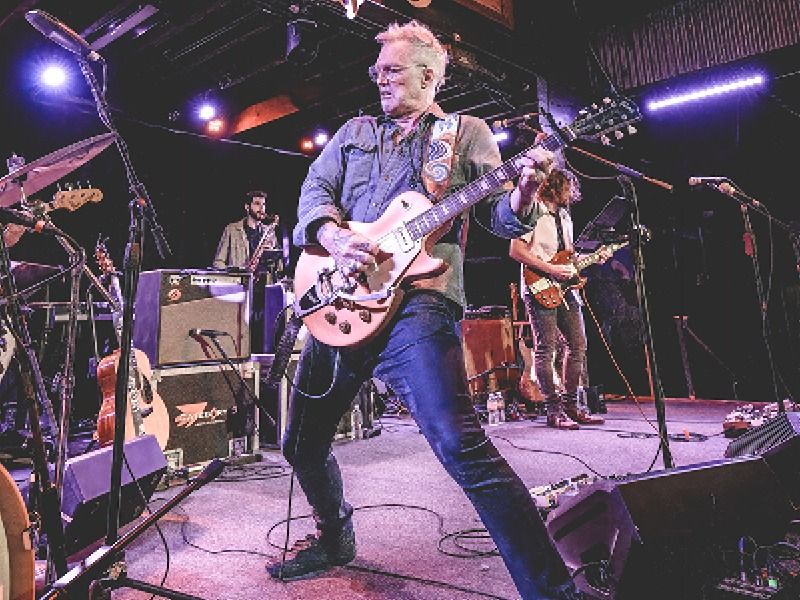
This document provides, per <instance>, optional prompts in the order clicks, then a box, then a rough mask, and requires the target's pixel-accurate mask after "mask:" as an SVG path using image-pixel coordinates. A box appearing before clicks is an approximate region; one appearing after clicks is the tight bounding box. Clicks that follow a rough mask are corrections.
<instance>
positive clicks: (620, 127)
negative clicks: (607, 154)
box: [570, 96, 642, 144]
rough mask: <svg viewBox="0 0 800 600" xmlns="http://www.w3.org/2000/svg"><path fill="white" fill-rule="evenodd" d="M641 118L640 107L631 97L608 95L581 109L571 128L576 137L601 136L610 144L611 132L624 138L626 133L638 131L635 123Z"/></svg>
mask: <svg viewBox="0 0 800 600" xmlns="http://www.w3.org/2000/svg"><path fill="white" fill-rule="evenodd" d="M641 119H642V113H641V112H640V111H639V107H638V106H636V104H635V103H634V102H633V100H631V99H630V98H625V97H624V96H615V97H613V98H609V97H607V98H603V101H602V102H600V103H597V104H592V105H591V106H587V107H586V108H584V109H581V110H580V111H579V112H578V117H577V118H576V119H575V120H574V121H573V122H572V124H571V125H570V129H571V130H572V132H573V133H574V134H575V136H576V137H591V138H594V137H599V138H600V141H601V142H603V143H604V144H608V143H609V141H610V140H609V137H608V134H609V133H612V132H613V134H614V137H616V138H617V139H622V138H623V137H624V136H625V134H626V133H627V134H628V135H633V134H634V133H636V128H635V127H633V123H635V122H637V121H640V120H641Z"/></svg>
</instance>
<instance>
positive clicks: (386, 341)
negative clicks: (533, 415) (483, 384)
mask: <svg viewBox="0 0 800 600" xmlns="http://www.w3.org/2000/svg"><path fill="white" fill-rule="evenodd" d="M377 41H378V42H379V44H380V45H381V50H380V54H379V56H378V58H377V61H376V62H375V64H374V65H373V66H372V67H371V68H370V69H369V75H370V78H371V79H372V80H373V81H374V82H375V84H376V85H377V91H378V94H379V97H380V102H381V107H382V109H383V113H384V114H383V115H382V116H380V117H377V118H375V117H368V116H363V117H357V118H354V119H351V120H350V121H348V122H347V123H345V124H344V125H343V126H342V127H341V128H340V129H339V130H338V131H337V132H336V134H335V135H334V136H333V137H332V139H331V141H330V142H329V143H328V144H327V146H326V147H325V148H324V149H323V151H322V153H321V154H320V156H319V157H318V158H317V159H316V160H315V161H314V163H313V164H312V165H311V167H310V169H309V172H308V176H307V178H306V180H305V182H304V183H303V185H302V190H301V195H300V200H299V208H298V225H297V227H296V229H295V230H294V241H295V243H296V244H297V245H298V246H301V247H303V248H304V251H306V252H312V251H315V252H316V253H317V255H319V254H320V252H321V251H320V250H319V249H317V250H312V248H314V247H316V246H317V245H318V246H321V247H322V248H324V253H325V256H328V257H330V258H332V261H331V264H332V265H335V268H336V270H337V271H338V272H339V273H340V275H339V276H337V278H338V277H341V276H354V277H356V278H359V277H362V278H366V277H369V276H371V274H374V273H378V274H380V273H381V272H382V270H381V269H383V268H384V267H383V265H385V264H386V263H387V262H392V264H397V263H398V262H399V261H401V260H402V256H401V254H402V248H405V247H410V246H408V245H406V242H408V244H413V240H411V238H410V237H409V238H405V239H404V238H403V232H404V231H407V230H408V227H401V226H402V224H403V219H402V215H401V216H400V217H399V218H398V221H399V222H397V223H396V224H395V226H394V228H392V227H388V226H387V228H386V230H385V231H384V233H380V232H378V233H377V235H376V236H372V235H369V233H370V231H369V229H370V228H369V227H367V225H374V226H375V229H378V228H379V226H382V225H384V224H385V223H383V222H381V218H382V217H383V216H386V217H387V219H388V218H390V217H391V216H392V215H393V212H392V211H396V214H400V213H402V212H403V211H404V210H406V209H408V207H409V205H410V204H411V203H413V202H414V201H416V200H418V197H417V196H413V197H412V198H411V199H409V196H401V197H398V195H399V194H401V193H404V192H408V191H409V190H414V191H416V192H419V193H424V194H426V196H427V197H428V198H430V199H431V200H432V201H434V202H435V201H436V199H438V198H443V197H447V196H446V192H448V191H452V190H454V189H459V188H462V187H463V186H465V185H466V184H467V183H469V182H470V181H474V180H476V179H477V178H478V177H480V176H481V175H483V174H484V173H487V172H489V171H490V170H492V169H494V168H495V167H498V166H499V165H500V164H501V160H500V153H499V150H498V148H497V144H496V143H495V141H494V140H493V138H492V133H491V130H490V129H489V127H488V126H487V125H486V123H485V122H484V121H482V120H480V119H477V118H474V117H469V116H461V117H460V118H458V117H455V118H454V117H453V116H450V115H445V113H444V112H443V111H442V109H441V108H440V107H439V106H438V105H437V104H436V103H435V102H434V97H435V95H436V92H437V90H438V89H439V87H440V86H441V85H442V83H443V81H444V73H445V66H446V62H447V54H446V52H445V50H444V48H443V47H442V45H441V44H440V42H439V41H438V40H437V39H436V38H435V36H434V35H433V34H432V33H431V31H430V30H429V29H427V28H426V27H424V26H422V25H420V24H418V23H416V22H410V23H407V24H404V25H402V26H399V25H396V24H395V25H391V26H390V27H388V28H387V29H386V30H385V31H383V32H382V33H380V34H379V35H378V36H377ZM520 160H521V162H523V161H524V165H521V177H520V178H519V180H518V182H517V184H516V186H514V185H513V184H510V185H508V186H504V185H503V184H502V183H500V184H499V185H496V187H495V188H492V187H491V186H490V185H489V184H488V183H487V184H486V186H485V187H483V184H484V183H486V182H485V180H484V181H482V182H481V184H480V187H482V190H483V191H485V193H483V194H482V197H483V199H482V200H481V201H480V202H479V203H478V204H476V210H475V212H474V215H475V218H476V219H479V220H480V221H481V222H482V223H483V224H484V225H485V226H486V227H488V228H490V229H491V230H492V231H493V232H494V233H495V234H497V235H499V236H502V237H505V238H507V239H512V238H515V237H518V236H520V235H522V234H524V233H525V232H526V231H528V230H529V229H530V225H529V223H531V222H532V221H535V220H536V218H537V217H538V216H539V212H538V209H535V207H534V203H533V200H534V194H535V192H536V189H537V187H538V185H539V182H540V181H542V180H543V179H544V177H545V176H546V171H547V170H548V169H549V166H550V164H551V163H552V160H553V155H552V154H551V153H550V152H547V151H544V150H542V149H538V148H537V149H533V150H531V151H530V152H529V153H528V154H527V155H526V156H525V157H524V158H522V159H520ZM415 199H416V200H415ZM444 203H445V201H444V200H443V201H442V202H441V204H444ZM465 218H466V215H463V214H462V215H459V216H458V218H457V219H456V220H455V221H454V222H447V223H444V227H443V229H442V231H440V232H439V233H441V235H440V236H437V237H434V238H429V239H430V244H429V247H427V248H426V250H427V251H428V252H429V253H430V254H431V255H432V256H433V257H436V258H439V259H441V260H442V261H443V262H442V263H440V266H442V267H443V268H440V269H437V270H435V271H434V272H431V273H428V274H419V273H415V276H414V277H413V278H409V277H405V276H401V277H399V279H400V280H401V284H400V288H401V289H400V290H396V291H395V292H394V295H396V294H397V293H402V294H403V295H402V300H401V301H400V302H399V305H398V306H397V307H396V308H394V312H393V313H392V314H391V316H390V318H389V320H388V322H387V323H386V324H385V325H384V326H383V327H382V328H381V329H380V330H379V331H378V332H377V333H376V334H375V335H374V336H372V337H370V338H369V339H367V340H364V341H363V342H362V343H359V344H354V345H352V346H348V345H347V339H348V337H347V336H348V333H349V332H351V331H354V330H355V325H353V323H351V320H352V319H363V320H364V321H367V320H369V319H373V318H378V316H380V315H379V313H377V312H370V310H368V309H363V310H358V309H356V310H350V311H348V310H347V307H346V306H344V305H346V304H347V303H348V301H347V300H342V301H341V302H342V308H343V310H339V306H338V304H337V303H339V301H338V300H337V301H335V302H333V303H332V304H331V305H329V306H324V307H322V308H320V309H319V314H320V315H321V316H322V317H323V318H324V321H325V323H326V325H329V326H330V328H331V333H330V335H334V333H335V332H338V334H340V335H341V340H340V342H341V343H339V344H336V346H337V347H334V346H332V345H327V344H323V343H321V342H319V341H318V340H316V339H315V338H312V337H309V338H308V340H307V342H306V345H305V348H304V350H303V353H302V356H301V359H300V364H299V366H298V370H297V374H296V376H295V380H294V383H295V385H294V386H293V392H292V395H291V398H290V406H289V415H288V425H287V429H286V434H285V436H284V441H283V449H284V454H285V455H286V458H287V459H288V460H289V462H290V463H291V464H292V465H293V466H294V468H295V472H296V474H297V477H298V480H299V482H300V485H301V487H302V489H303V491H304V492H305V495H306V498H307V499H308V502H309V504H310V505H311V507H312V508H313V511H314V516H315V519H316V525H317V532H318V533H317V535H316V536H310V537H309V538H307V539H303V540H301V541H300V542H299V543H298V544H296V545H295V546H294V548H293V553H292V555H290V558H288V559H287V560H286V561H285V562H281V560H280V559H279V560H277V561H275V562H273V563H271V564H269V565H268V566H267V570H268V572H269V573H270V574H271V575H272V576H273V577H275V578H279V579H283V580H291V579H296V578H300V577H304V576H309V575H312V574H316V573H319V572H322V571H325V570H327V569H329V568H331V567H332V566H334V565H344V564H347V563H349V562H350V561H352V560H353V559H354V557H355V554H356V546H355V535H354V532H353V523H352V514H353V508H352V507H351V505H350V504H348V503H347V502H346V501H345V498H344V491H343V482H342V475H341V473H340V471H339V467H338V464H337V462H336V459H335V458H334V456H333V454H332V453H331V442H332V440H333V436H334V433H335V432H336V428H337V424H338V422H339V420H340V418H341V416H342V415H343V414H344V413H345V411H346V410H348V408H349V407H350V402H351V400H352V398H353V397H354V396H355V394H356V392H357V391H358V390H359V388H360V386H361V384H362V382H364V381H365V380H366V379H367V378H368V377H371V376H372V375H373V374H374V375H375V376H376V377H378V378H380V379H381V381H384V382H385V383H386V384H387V385H388V386H390V387H391V388H392V389H393V390H394V391H395V392H396V394H397V396H398V397H399V398H400V399H401V400H402V402H403V403H404V405H405V406H406V407H407V408H408V409H409V411H410V413H411V414H412V415H413V417H414V419H415V420H416V422H417V425H418V426H419V428H420V431H421V432H422V434H423V435H424V436H425V438H426V439H427V441H428V443H429V444H430V446H431V448H432V449H433V451H434V453H435V454H436V457H437V458H438V459H439V460H440V461H441V463H442V465H443V466H444V468H445V469H446V471H447V472H448V473H449V474H450V476H451V477H453V479H454V480H455V481H456V482H457V483H458V484H459V485H460V486H461V487H462V489H463V490H464V492H465V493H466V495H467V496H468V498H469V500H470V501H471V502H472V504H473V505H474V506H475V508H476V510H477V513H478V514H479V515H480V517H481V519H482V520H483V523H484V524H485V526H486V528H487V529H488V531H489V532H490V534H491V536H492V538H493V540H494V542H495V544H496V545H497V548H498V551H499V552H500V554H501V555H502V557H503V559H504V561H505V564H506V566H507V567H508V570H509V572H510V573H511V576H512V578H513V580H514V582H515V584H516V586H517V588H518V590H519V593H520V595H521V597H522V598H525V599H531V598H573V597H575V596H573V595H572V594H573V592H572V583H571V582H570V581H569V578H568V576H567V571H566V568H565V565H564V563H563V561H562V559H561V558H560V556H559V555H558V553H557V552H555V550H554V549H553V546H552V543H551V542H550V540H549V539H548V536H547V533H546V531H545V529H544V526H543V523H542V520H541V518H540V516H539V514H538V512H537V510H536V507H535V505H534V503H533V501H532V499H531V497H530V494H529V493H528V491H527V489H526V487H525V485H524V484H523V483H522V481H521V480H520V479H519V477H518V476H517V475H516V474H515V473H514V471H513V470H512V469H511V467H510V466H509V465H508V464H507V463H506V461H505V460H504V459H503V457H502V456H501V455H500V454H499V453H498V451H497V450H496V449H495V447H494V446H493V445H492V443H491V441H490V440H489V439H488V438H487V436H486V435H485V434H484V431H483V429H482V427H481V425H480V424H479V422H478V419H477V416H476V414H475V411H474V409H473V406H472V403H471V400H470V396H469V394H468V390H467V385H466V377H465V374H464V362H463V355H462V351H461V345H460V340H459V337H458V335H457V334H456V324H457V321H458V319H459V318H460V316H461V314H462V307H463V305H464V286H463V268H462V266H463V251H462V245H461V244H462V242H463V231H464V227H465ZM426 219H429V220H435V219H436V215H435V214H431V213H428V215H426ZM348 221H349V222H350V223H348ZM356 222H358V223H356ZM417 225H418V226H419V227H420V228H424V227H425V224H424V223H418V224H417ZM356 230H358V231H356ZM362 232H364V233H362ZM392 232H393V233H392ZM387 236H394V237H393V238H392V239H391V240H388V239H387ZM379 240H380V242H379ZM379 243H381V244H385V245H384V246H383V247H387V246H388V245H392V244H395V245H394V246H392V247H394V248H397V250H396V253H395V254H394V255H393V258H392V259H387V258H385V257H383V256H382V255H381V251H380V250H379ZM326 260H327V259H326ZM429 262H430V263H436V261H429ZM299 264H300V263H298V265H299ZM416 266H417V263H416V259H415V262H414V264H411V265H410V266H408V268H407V271H404V272H403V273H407V272H408V271H412V270H414V268H415V267H416ZM299 270H300V267H299V266H298V271H299ZM328 272H329V271H326V272H325V273H328ZM325 273H323V274H322V275H323V277H327V275H326V274H325ZM359 274H360V275H359ZM401 275H402V274H401ZM298 278H299V274H298V273H295V281H298ZM487 284H488V285H491V284H492V283H491V282H487ZM353 302H357V301H353ZM337 310H339V313H338V315H337ZM351 328H352V329H351ZM309 329H310V328H309ZM398 492H401V490H398ZM387 535H389V534H388V533H387Z"/></svg>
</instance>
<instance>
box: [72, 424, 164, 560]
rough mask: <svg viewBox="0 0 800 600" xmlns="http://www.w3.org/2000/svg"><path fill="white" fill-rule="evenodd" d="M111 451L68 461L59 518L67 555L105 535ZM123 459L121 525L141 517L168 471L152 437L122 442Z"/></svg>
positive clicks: (102, 450) (156, 442)
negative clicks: (60, 518)
mask: <svg viewBox="0 0 800 600" xmlns="http://www.w3.org/2000/svg"><path fill="white" fill-rule="evenodd" d="M112 450H113V448H112V447H111V446H108V447H107V448H101V449H100V450H95V451H93V452H89V453H87V454H82V455H81V456H76V457H75V458H70V459H69V460H67V462H66V464H65V467H64V488H63V491H62V493H61V515H62V518H63V520H64V535H65V538H66V548H67V554H73V553H75V552H77V551H79V550H81V549H83V548H85V547H86V546H88V545H89V544H91V543H92V542H94V541H96V540H99V539H101V538H102V537H103V536H105V534H106V524H107V513H108V496H109V489H110V485H111V454H112ZM125 458H126V459H127V465H126V464H125V462H123V464H122V495H121V503H120V507H121V508H120V525H124V524H126V523H130V522H131V521H132V520H133V519H135V518H137V517H138V516H139V515H141V514H142V511H143V510H144V508H145V505H146V503H147V501H148V500H149V499H150V496H152V495H153V491H154V490H155V488H156V485H158V482H159V481H160V480H161V477H162V476H163V475H164V473H165V472H166V470H167V461H166V459H165V458H164V454H163V453H162V452H161V448H160V447H159V445H158V441H157V440H156V438H155V436H152V435H145V436H142V437H140V438H134V439H132V440H130V441H128V442H125ZM128 465H129V466H130V471H129V470H128ZM131 472H133V475H134V476H135V477H136V480H137V482H138V487H137V485H136V483H134V482H133V479H132V478H131ZM139 488H141V493H140V492H139ZM142 494H144V498H143V497H142Z"/></svg>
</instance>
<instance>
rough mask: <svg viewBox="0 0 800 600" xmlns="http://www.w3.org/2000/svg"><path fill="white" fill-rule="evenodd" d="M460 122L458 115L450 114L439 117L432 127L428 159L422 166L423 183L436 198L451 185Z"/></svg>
mask: <svg viewBox="0 0 800 600" xmlns="http://www.w3.org/2000/svg"><path fill="white" fill-rule="evenodd" d="M459 122H460V119H459V116H458V115H454V114H449V115H446V116H445V118H444V119H438V120H437V121H436V122H435V123H434V124H433V128H432V129H431V137H430V140H429V141H428V152H427V160H426V161H425V164H424V165H423V167H422V183H423V185H424V186H425V191H427V192H428V194H429V195H430V196H431V198H433V199H434V200H439V199H440V198H441V197H442V196H443V195H444V192H445V190H447V186H448V185H450V178H451V176H452V174H453V163H454V162H455V157H456V151H455V148H456V135H457V134H458V125H459Z"/></svg>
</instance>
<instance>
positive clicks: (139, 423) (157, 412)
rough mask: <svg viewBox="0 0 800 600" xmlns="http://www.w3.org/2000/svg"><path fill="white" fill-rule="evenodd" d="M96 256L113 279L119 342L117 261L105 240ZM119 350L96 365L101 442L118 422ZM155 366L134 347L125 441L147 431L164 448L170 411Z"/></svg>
mask: <svg viewBox="0 0 800 600" xmlns="http://www.w3.org/2000/svg"><path fill="white" fill-rule="evenodd" d="M95 259H96V260H97V264H98V266H99V267H100V270H101V271H102V272H103V273H105V274H106V275H108V277H109V279H110V282H111V283H110V285H109V295H110V296H111V297H112V298H114V303H113V306H112V309H111V315H112V320H113V323H114V330H115V331H116V334H117V342H120V341H121V339H122V291H121V288H120V285H119V278H118V277H117V276H116V275H115V273H116V270H115V269H114V263H113V261H112V260H111V257H110V256H109V254H108V250H107V249H106V246H105V244H104V243H103V242H102V241H99V242H98V243H97V246H96V247H95ZM119 355H120V351H119V350H115V351H114V352H112V353H111V354H109V355H108V356H106V357H105V358H103V359H102V360H101V361H100V363H99V364H98V365H97V382H98V384H99V385H100V390H101V392H102V395H103V402H102V404H101V406H100V413H99V414H98V416H97V431H96V438H97V440H98V441H99V442H100V445H101V446H106V445H108V444H111V443H112V442H113V441H114V427H115V424H116V411H115V404H116V387H117V371H118V369H119ZM152 378H153V370H152V368H151V367H150V359H149V358H147V355H146V354H145V353H144V352H142V351H141V350H139V349H137V348H132V349H131V356H130V363H129V366H128V385H127V388H128V404H127V409H126V411H125V441H128V440H130V439H133V438H135V437H139V436H142V435H145V434H152V435H154V436H155V437H156V439H157V440H158V445H159V446H161V449H162V450H163V449H164V448H166V447H167V442H168V441H169V430H170V424H169V413H168V411H167V406H166V404H164V400H162V398H161V396H159V395H158V393H157V392H156V391H155V389H153V386H152V384H151V381H152Z"/></svg>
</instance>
